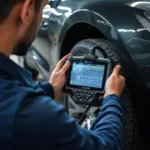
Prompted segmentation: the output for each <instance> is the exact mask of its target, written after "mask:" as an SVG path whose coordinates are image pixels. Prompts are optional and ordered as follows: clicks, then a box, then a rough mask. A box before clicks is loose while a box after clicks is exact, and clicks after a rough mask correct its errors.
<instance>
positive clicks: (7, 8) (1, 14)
mask: <svg viewBox="0 0 150 150" xmlns="http://www.w3.org/2000/svg"><path fill="white" fill-rule="evenodd" d="M21 1H25V0H0V23H2V22H3V21H4V20H5V19H6V18H7V17H8V16H9V13H10V12H11V10H12V9H13V7H14V6H15V5H16V4H17V3H19V2H21ZM41 2H42V0H35V9H36V11H38V10H39V8H40V5H41Z"/></svg>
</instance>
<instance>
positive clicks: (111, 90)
mask: <svg viewBox="0 0 150 150" xmlns="http://www.w3.org/2000/svg"><path fill="white" fill-rule="evenodd" d="M120 69H121V66H120V65H117V66H116V67H115V68H114V70H113V73H112V75H111V76H110V77H109V78H108V80H107V82H106V86H105V95H104V98H106V97H107V96H108V95H111V94H115V95H117V96H119V97H120V96H121V94H122V92H123V90H124V88H125V78H124V77H123V76H121V75H120V73H119V72H120Z"/></svg>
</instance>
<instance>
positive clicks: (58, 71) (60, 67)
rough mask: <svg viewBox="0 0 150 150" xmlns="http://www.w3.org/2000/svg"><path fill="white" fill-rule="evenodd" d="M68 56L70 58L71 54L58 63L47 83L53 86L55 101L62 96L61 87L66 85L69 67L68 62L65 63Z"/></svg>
mask: <svg viewBox="0 0 150 150" xmlns="http://www.w3.org/2000/svg"><path fill="white" fill-rule="evenodd" d="M69 56H71V54H68V55H66V56H64V57H63V58H62V59H61V60H60V61H59V62H58V64H57V66H56V68H55V69H54V71H53V72H52V75H51V78H50V81H49V82H50V83H51V85H52V86H53V89H54V98H55V99H57V98H60V97H61V96H62V94H63V87H64V85H65V83H66V72H67V70H68V69H69V67H70V62H69V61H67V58H68V57H69ZM66 61H67V62H66ZM65 62H66V63H65Z"/></svg>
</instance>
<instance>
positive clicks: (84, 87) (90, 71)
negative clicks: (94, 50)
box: [66, 54, 112, 105]
mask: <svg viewBox="0 0 150 150" xmlns="http://www.w3.org/2000/svg"><path fill="white" fill-rule="evenodd" d="M68 60H69V61H70V62H71V67H70V69H69V70H68V72H67V83H66V89H67V90H71V92H72V95H73V96H72V99H73V100H74V101H75V102H76V103H77V104H85V105H90V104H91V103H92V102H93V101H94V100H95V96H96V95H99V96H102V95H103V94H104V89H105V83H106V80H107V78H108V77H109V75H110V73H111V71H112V66H111V60H110V59H103V58H97V57H96V56H95V55H92V54H87V55H84V56H71V57H69V58H68Z"/></svg>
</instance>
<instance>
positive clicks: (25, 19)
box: [20, 0, 35, 28]
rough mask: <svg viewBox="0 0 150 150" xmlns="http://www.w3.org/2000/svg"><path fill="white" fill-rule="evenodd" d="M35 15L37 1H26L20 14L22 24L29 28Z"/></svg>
mask: <svg viewBox="0 0 150 150" xmlns="http://www.w3.org/2000/svg"><path fill="white" fill-rule="evenodd" d="M34 15H35V0H25V1H24V3H23V5H22V10H21V14H20V19H21V23H22V24H23V25H24V26H25V27H27V28H28V27H29V25H30V24H31V22H32V20H33V19H34Z"/></svg>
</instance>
